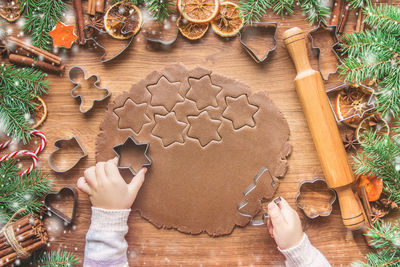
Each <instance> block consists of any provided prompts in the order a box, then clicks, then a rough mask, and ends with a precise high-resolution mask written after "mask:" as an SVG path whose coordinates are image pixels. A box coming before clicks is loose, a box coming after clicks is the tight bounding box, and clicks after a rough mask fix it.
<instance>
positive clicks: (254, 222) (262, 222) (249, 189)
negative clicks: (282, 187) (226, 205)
mask: <svg viewBox="0 0 400 267" xmlns="http://www.w3.org/2000/svg"><path fill="white" fill-rule="evenodd" d="M264 173H268V175H270V176H271V178H272V175H271V173H270V171H269V170H268V169H267V168H265V167H263V168H261V170H260V171H259V172H258V173H257V175H256V176H255V177H254V179H253V183H252V184H251V185H249V186H248V187H247V188H246V190H244V191H243V196H244V200H243V201H242V202H240V203H239V205H238V206H237V210H238V212H239V213H240V215H242V216H244V217H248V218H250V225H252V226H260V225H265V224H266V219H267V218H268V217H269V216H268V214H267V213H263V214H262V215H261V219H255V218H254V216H253V215H251V214H248V213H246V212H243V211H242V209H243V208H244V207H246V206H247V205H248V204H249V201H248V199H247V195H248V194H250V193H251V192H252V191H253V190H255V189H256V188H257V183H258V180H260V178H261V177H262V176H263V175H264ZM271 186H272V187H275V182H274V180H273V179H272V180H271ZM273 201H274V202H275V204H279V203H280V202H281V198H280V197H277V198H275V199H274V200H273Z"/></svg>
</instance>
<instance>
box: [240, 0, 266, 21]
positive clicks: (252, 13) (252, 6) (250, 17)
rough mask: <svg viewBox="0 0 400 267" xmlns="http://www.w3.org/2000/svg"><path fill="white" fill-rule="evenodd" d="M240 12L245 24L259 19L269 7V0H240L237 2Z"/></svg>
mask: <svg viewBox="0 0 400 267" xmlns="http://www.w3.org/2000/svg"><path fill="white" fill-rule="evenodd" d="M239 5H240V7H239V8H240V13H241V16H242V18H243V21H244V23H245V24H252V23H254V22H258V21H260V19H261V18H262V17H263V16H264V15H265V14H266V12H267V8H270V7H271V3H270V0H241V1H240V2H239Z"/></svg>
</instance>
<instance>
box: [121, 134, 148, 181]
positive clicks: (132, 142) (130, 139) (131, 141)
mask: <svg viewBox="0 0 400 267" xmlns="http://www.w3.org/2000/svg"><path fill="white" fill-rule="evenodd" d="M132 145H134V146H137V147H139V146H144V147H145V150H144V153H143V156H144V158H145V159H146V161H147V162H145V163H143V164H142V165H141V167H146V166H150V165H151V164H152V163H153V161H152V160H151V158H150V157H149V156H148V154H147V152H148V150H149V146H150V144H149V143H139V142H137V141H136V140H135V139H134V138H133V137H132V136H128V138H127V139H126V140H125V142H124V143H122V144H119V145H117V146H114V147H113V150H114V152H115V154H117V157H118V165H117V166H118V169H128V170H130V172H131V173H132V174H133V175H136V173H137V172H136V171H135V170H134V169H133V168H132V167H131V166H121V155H122V153H121V150H123V149H125V148H127V147H129V146H132ZM139 169H140V168H139Z"/></svg>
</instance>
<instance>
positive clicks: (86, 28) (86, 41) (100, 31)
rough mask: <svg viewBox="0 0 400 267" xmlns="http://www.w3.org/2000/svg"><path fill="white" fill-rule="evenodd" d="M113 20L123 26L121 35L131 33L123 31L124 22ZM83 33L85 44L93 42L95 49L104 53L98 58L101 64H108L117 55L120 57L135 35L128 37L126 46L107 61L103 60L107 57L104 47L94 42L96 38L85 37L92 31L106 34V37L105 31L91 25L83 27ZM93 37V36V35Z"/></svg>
mask: <svg viewBox="0 0 400 267" xmlns="http://www.w3.org/2000/svg"><path fill="white" fill-rule="evenodd" d="M113 20H116V21H118V22H121V23H123V24H124V26H123V27H122V28H121V33H122V34H127V33H129V32H132V31H125V26H126V22H124V21H121V20H118V19H113ZM83 30H84V33H85V38H84V39H85V43H88V41H89V43H90V42H93V43H94V44H95V45H96V46H97V47H99V48H100V49H102V50H103V51H104V53H103V55H102V56H101V57H100V59H99V60H100V61H101V62H103V63H106V62H109V61H111V60H113V59H115V58H117V57H118V56H119V55H121V54H122V53H123V52H124V51H125V50H126V49H127V48H128V47H129V46H130V45H131V43H132V41H133V38H134V37H135V34H134V35H132V37H130V38H129V39H128V40H129V41H128V43H127V44H126V46H125V47H124V48H123V49H121V50H120V51H119V52H118V53H117V54H115V55H114V56H112V57H111V58H108V59H104V58H105V57H106V55H107V49H106V48H105V47H104V46H102V45H101V44H100V43H99V42H98V41H97V40H96V37H95V36H91V37H87V36H88V35H89V34H88V31H90V30H92V31H98V32H99V33H100V34H107V35H108V33H107V32H106V31H105V30H103V29H100V28H98V27H96V26H93V25H89V24H88V25H86V26H85V27H84V29H83ZM93 35H94V34H93Z"/></svg>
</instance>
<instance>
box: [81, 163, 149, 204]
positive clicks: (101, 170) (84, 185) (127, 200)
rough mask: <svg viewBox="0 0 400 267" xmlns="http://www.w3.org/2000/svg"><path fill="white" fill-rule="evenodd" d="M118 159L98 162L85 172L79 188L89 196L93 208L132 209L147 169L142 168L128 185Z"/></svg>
mask: <svg viewBox="0 0 400 267" xmlns="http://www.w3.org/2000/svg"><path fill="white" fill-rule="evenodd" d="M117 164H118V159H117V158H114V159H112V160H109V161H107V162H98V163H97V164H96V166H92V167H90V168H88V169H86V170H85V172H84V176H85V177H81V178H79V179H78V182H77V186H78V188H79V189H80V190H82V191H83V192H85V193H86V194H88V195H89V198H90V202H92V205H93V207H97V208H103V209H110V210H119V209H130V208H131V206H132V204H133V202H134V201H135V198H136V195H137V193H138V191H139V189H140V187H141V186H142V184H143V181H144V175H145V174H146V171H147V169H146V168H142V169H141V170H140V171H139V172H138V173H137V174H136V176H135V177H134V178H133V179H132V181H131V182H130V183H129V184H127V183H126V182H125V181H124V179H123V178H122V176H121V174H120V173H119V170H118V167H117Z"/></svg>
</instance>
